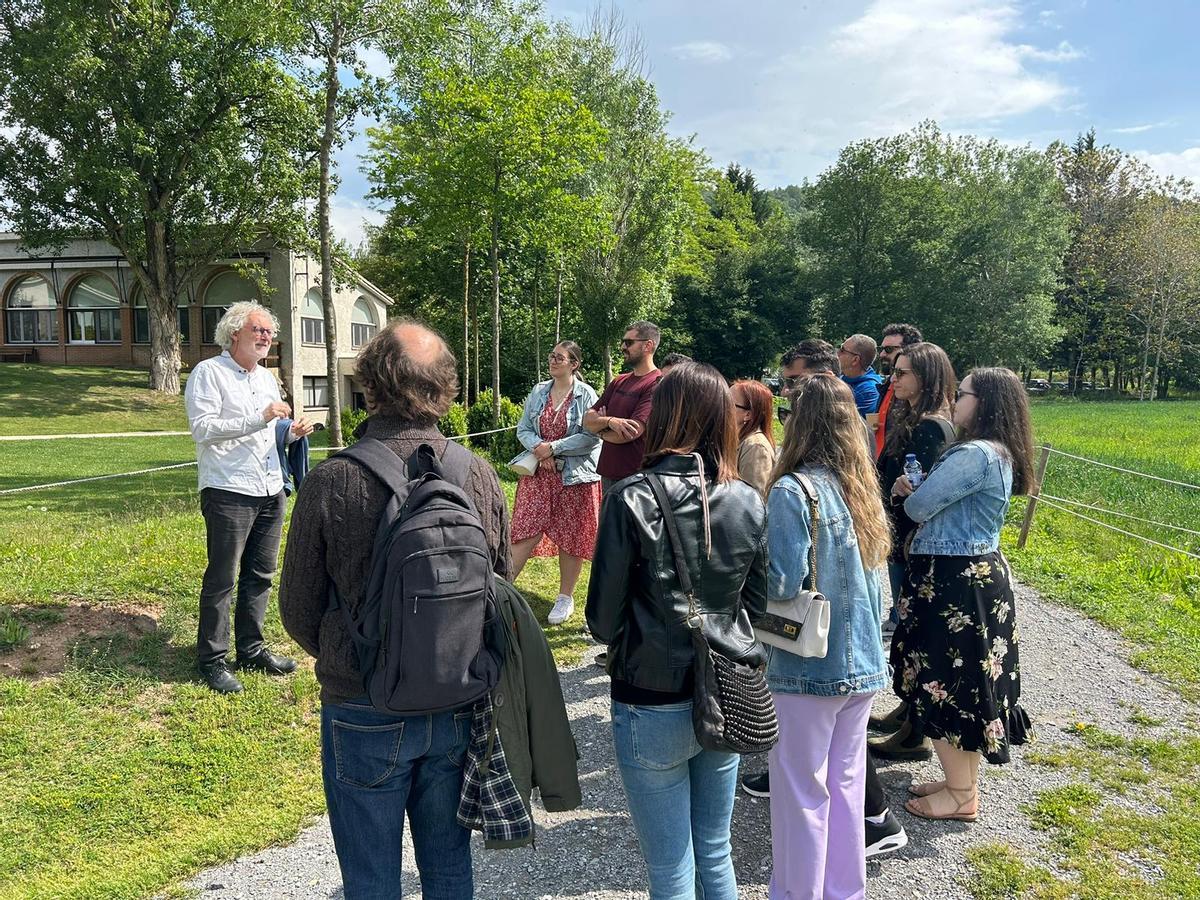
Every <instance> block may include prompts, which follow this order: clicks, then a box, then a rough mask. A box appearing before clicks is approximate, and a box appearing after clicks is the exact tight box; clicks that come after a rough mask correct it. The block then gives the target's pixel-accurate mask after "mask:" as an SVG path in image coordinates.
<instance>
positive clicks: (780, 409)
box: [775, 406, 792, 425]
mask: <svg viewBox="0 0 1200 900" xmlns="http://www.w3.org/2000/svg"><path fill="white" fill-rule="evenodd" d="M791 414H792V410H791V409H790V408H789V407H787V406H777V407H775V415H776V416H777V417H778V419H779V424H780V425H786V424H787V420H788V416H790V415H791Z"/></svg>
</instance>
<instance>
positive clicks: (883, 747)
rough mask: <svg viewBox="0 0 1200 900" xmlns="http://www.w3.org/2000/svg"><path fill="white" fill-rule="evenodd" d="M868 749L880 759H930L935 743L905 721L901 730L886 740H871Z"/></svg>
mask: <svg viewBox="0 0 1200 900" xmlns="http://www.w3.org/2000/svg"><path fill="white" fill-rule="evenodd" d="M867 748H868V749H869V750H870V751H871V752H872V753H874V754H875V755H876V756H877V757H879V758H880V759H929V758H930V757H932V756H933V741H931V740H929V738H927V737H925V735H924V734H922V733H921V732H919V731H917V730H916V729H914V728H913V724H912V721H911V720H905V722H904V724H903V725H901V726H900V730H899V731H897V732H896V733H895V734H891V735H888V736H887V737H885V738H870V739H868V740H867Z"/></svg>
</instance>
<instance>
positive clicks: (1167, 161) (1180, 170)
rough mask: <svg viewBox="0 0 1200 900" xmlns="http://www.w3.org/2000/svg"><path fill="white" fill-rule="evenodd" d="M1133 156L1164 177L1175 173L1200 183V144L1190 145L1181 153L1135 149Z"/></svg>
mask: <svg viewBox="0 0 1200 900" xmlns="http://www.w3.org/2000/svg"><path fill="white" fill-rule="evenodd" d="M1132 155H1133V156H1135V157H1137V158H1138V159H1140V160H1141V161H1142V162H1144V163H1145V164H1146V165H1148V166H1149V167H1150V168H1152V169H1153V170H1154V171H1155V172H1157V173H1158V174H1159V175H1162V176H1163V177H1164V178H1166V177H1169V176H1171V175H1174V176H1175V177H1176V178H1186V179H1188V180H1189V181H1191V182H1192V183H1193V184H1196V185H1200V146H1196V147H1189V148H1188V149H1186V150H1183V151H1181V152H1179V153H1169V152H1168V153H1151V152H1150V151H1148V150H1134V151H1133V154H1132Z"/></svg>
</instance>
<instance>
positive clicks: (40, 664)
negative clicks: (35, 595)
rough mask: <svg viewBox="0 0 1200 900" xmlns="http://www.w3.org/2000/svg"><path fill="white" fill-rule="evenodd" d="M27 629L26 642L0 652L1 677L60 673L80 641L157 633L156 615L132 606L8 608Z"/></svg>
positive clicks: (78, 605)
mask: <svg viewBox="0 0 1200 900" xmlns="http://www.w3.org/2000/svg"><path fill="white" fill-rule="evenodd" d="M9 609H10V610H11V611H12V612H13V614H14V615H15V616H16V617H17V619H19V620H20V621H22V622H24V623H25V625H26V626H27V627H28V628H29V639H28V640H26V641H24V642H23V643H22V644H20V645H19V646H17V647H13V648H11V649H8V650H0V675H12V676H19V677H21V678H30V679H33V680H37V679H39V678H45V677H46V676H48V675H55V674H57V673H59V672H61V671H62V670H63V668H64V666H65V665H66V662H67V659H68V658H69V657H70V655H71V651H72V649H73V648H74V647H75V646H76V645H77V644H79V642H80V641H84V640H89V641H94V640H96V639H103V638H107V637H116V638H121V639H128V638H137V637H140V636H143V635H148V634H154V633H155V632H157V631H158V618H159V611H158V610H157V609H154V608H153V607H143V606H135V605H133V604H114V605H108V606H85V605H83V604H72V605H70V606H56V607H45V606H11V607H9Z"/></svg>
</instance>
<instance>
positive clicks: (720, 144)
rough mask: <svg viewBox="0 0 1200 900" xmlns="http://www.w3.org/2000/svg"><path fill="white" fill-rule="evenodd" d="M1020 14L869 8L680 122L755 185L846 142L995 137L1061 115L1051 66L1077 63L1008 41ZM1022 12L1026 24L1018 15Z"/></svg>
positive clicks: (1065, 89)
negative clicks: (1034, 117)
mask: <svg viewBox="0 0 1200 900" xmlns="http://www.w3.org/2000/svg"><path fill="white" fill-rule="evenodd" d="M1023 9H1024V8H1023V7H1022V6H1019V5H1018V4H1017V3H1015V2H1002V3H997V2H995V0H873V2H872V3H871V4H870V5H869V6H868V7H867V9H866V10H865V11H864V12H863V14H862V15H861V16H859V17H858V18H857V19H855V20H853V21H851V22H849V23H848V24H845V25H842V26H840V27H837V28H835V29H834V30H833V31H832V32H831V33H829V34H828V35H827V36H826V37H825V39H824V41H823V42H821V43H816V41H818V40H820V39H819V38H814V45H813V46H808V47H801V48H799V49H797V50H795V51H792V52H790V53H789V54H787V55H786V56H784V57H783V58H780V59H777V60H776V61H774V62H772V63H771V64H769V65H768V66H767V67H766V68H765V69H763V70H761V71H759V72H757V73H754V74H753V75H752V76H751V77H752V79H753V81H752V83H751V84H748V85H746V91H745V94H744V95H743V98H742V100H741V102H739V103H738V104H737V105H736V106H735V105H727V106H725V107H724V108H723V109H720V110H718V111H716V112H713V113H709V114H707V115H705V114H702V115H699V116H697V117H695V118H691V119H688V120H682V119H681V120H679V121H677V125H678V126H679V127H680V129H681V130H684V131H686V132H691V131H695V132H696V133H697V134H698V136H699V140H700V142H701V143H702V144H704V145H705V146H706V147H707V149H708V151H709V153H710V155H711V156H712V157H713V159H714V160H715V161H716V162H718V163H723V162H724V161H727V160H730V159H736V160H739V161H742V162H743V163H745V164H748V165H750V166H751V167H752V168H753V169H754V171H755V172H756V173H757V174H759V176H760V180H761V181H762V182H763V183H766V184H786V183H788V182H794V181H798V180H799V179H800V178H802V177H805V176H809V177H811V176H814V175H815V174H816V173H817V172H818V171H820V169H822V168H824V166H825V165H827V164H829V163H830V162H832V161H833V157H834V156H835V155H836V153H837V151H838V149H839V148H840V147H842V146H843V145H845V144H846V143H847V142H849V141H852V140H856V139H859V138H864V137H875V136H884V135H891V134H897V133H899V132H901V131H905V130H907V129H909V128H911V127H912V126H913V125H915V124H916V123H917V122H920V121H921V120H923V119H930V118H931V119H936V120H937V121H938V122H939V123H940V124H941V125H942V126H943V127H944V128H946V129H947V130H950V131H956V132H957V131H973V132H975V133H986V132H989V131H992V132H994V131H997V130H998V128H999V127H1000V126H1002V125H1003V123H1004V122H1005V121H1006V120H1010V119H1012V118H1014V117H1017V116H1022V115H1026V114H1030V113H1034V112H1037V111H1039V110H1046V109H1051V110H1054V111H1056V112H1064V111H1066V110H1068V108H1069V105H1070V103H1071V102H1072V101H1073V99H1074V95H1075V90H1074V89H1073V88H1072V87H1071V86H1070V85H1069V84H1068V83H1067V82H1066V81H1064V80H1063V79H1062V78H1061V77H1060V75H1059V73H1058V72H1056V71H1054V68H1055V67H1056V66H1059V65H1061V64H1063V63H1066V62H1069V61H1070V60H1071V59H1075V58H1077V57H1078V55H1079V54H1078V51H1076V50H1075V48H1073V47H1072V46H1071V45H1070V44H1069V43H1067V42H1065V41H1063V42H1061V43H1059V44H1058V45H1057V46H1056V47H1054V48H1050V49H1039V48H1036V47H1031V46H1030V45H1029V44H1027V43H1022V42H1019V41H1018V40H1016V39H1015V38H1016V36H1017V34H1018V32H1019V29H1021V27H1022V25H1023V22H1022V14H1023ZM1024 12H1025V13H1028V14H1030V15H1032V14H1033V13H1032V12H1031V11H1029V10H1027V9H1024Z"/></svg>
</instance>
